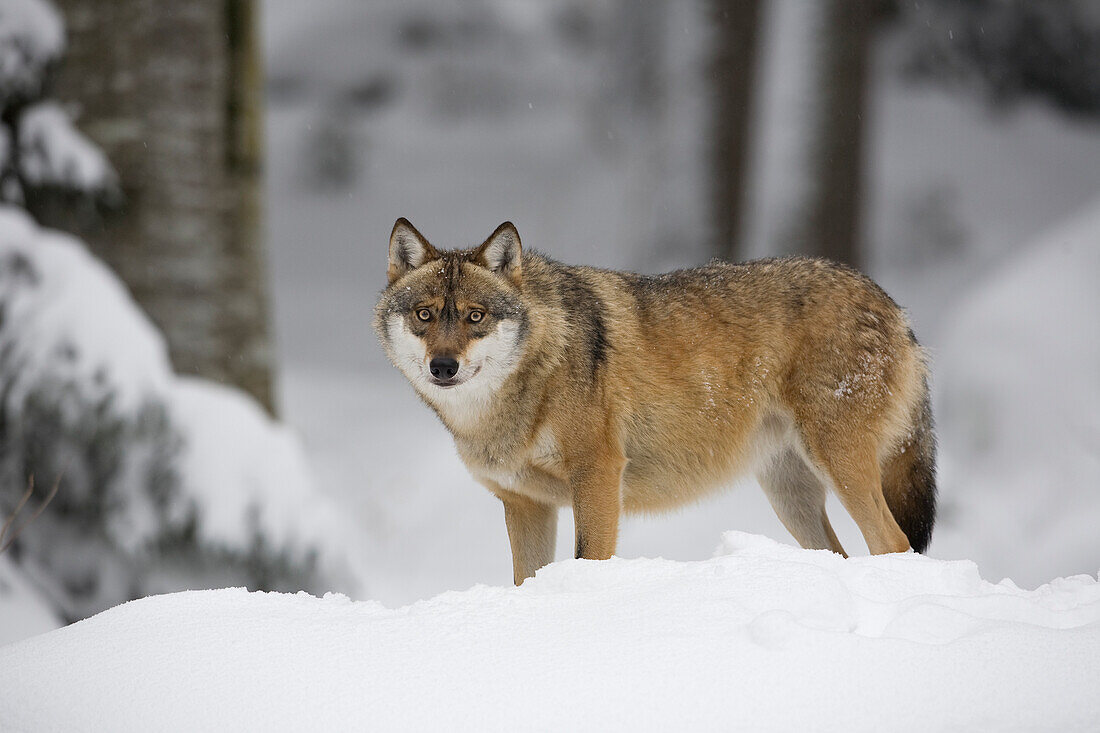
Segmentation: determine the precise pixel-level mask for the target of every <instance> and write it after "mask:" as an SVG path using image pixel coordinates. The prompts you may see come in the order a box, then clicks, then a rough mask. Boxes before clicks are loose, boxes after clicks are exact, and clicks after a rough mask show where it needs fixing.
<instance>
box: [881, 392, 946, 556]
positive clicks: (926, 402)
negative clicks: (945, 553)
mask: <svg viewBox="0 0 1100 733" xmlns="http://www.w3.org/2000/svg"><path fill="white" fill-rule="evenodd" d="M882 492H883V494H884V495H885V496H886V504H887V506H889V507H890V512H891V513H893V515H894V519H895V520H896V521H897V523H898V526H900V527H901V530H902V531H903V532H905V536H906V537H908V538H909V545H910V546H911V547H912V548H913V549H914V550H916V551H917V552H924V551H925V549H926V548H927V547H928V543H929V541H930V540H931V539H932V525H934V524H935V523H936V434H935V430H934V425H933V422H932V402H931V399H930V397H929V394H928V381H927V380H925V383H924V396H923V398H922V399H921V401H920V404H919V405H918V406H917V408H916V410H914V420H913V426H912V430H911V432H910V433H909V435H907V436H906V438H905V440H904V441H903V442H902V445H901V447H900V448H899V449H898V450H897V452H896V453H894V454H893V455H891V456H890V457H888V458H887V459H886V460H885V461H884V462H883V465H882Z"/></svg>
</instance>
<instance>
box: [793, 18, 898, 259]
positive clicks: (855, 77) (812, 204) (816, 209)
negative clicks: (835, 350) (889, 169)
mask: <svg viewBox="0 0 1100 733" xmlns="http://www.w3.org/2000/svg"><path fill="white" fill-rule="evenodd" d="M882 9H883V2H882V0H822V2H821V5H820V6H819V12H820V18H821V21H820V23H821V26H820V32H819V34H818V46H817V49H816V51H815V59H814V64H813V68H812V70H811V73H812V74H814V75H815V76H816V79H815V82H814V85H813V87H814V90H815V93H816V95H817V98H816V100H815V101H816V105H815V107H816V109H815V114H813V115H812V119H813V121H814V124H813V125H811V126H810V129H809V130H808V136H809V139H808V141H807V151H806V162H807V168H808V171H807V173H808V189H807V194H806V198H805V201H804V202H803V207H802V212H801V217H802V219H801V221H800V222H799V223H798V224H797V225H796V226H795V228H794V232H793V233H794V242H793V244H794V247H795V249H796V250H797V251H801V252H803V253H805V254H811V255H817V256H821V257H828V258H830V259H834V260H837V261H839V262H844V263H847V264H849V265H852V266H853V267H860V266H861V265H862V264H863V249H862V242H861V241H860V240H861V235H860V230H861V223H862V222H861V209H862V206H863V203H864V202H863V137H864V129H865V127H866V125H865V120H866V116H867V114H866V110H867V82H868V65H869V60H870V52H871V38H872V30H873V28H874V24H875V21H876V20H877V16H878V15H879V14H880V13H881V12H882Z"/></svg>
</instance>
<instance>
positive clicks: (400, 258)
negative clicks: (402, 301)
mask: <svg viewBox="0 0 1100 733" xmlns="http://www.w3.org/2000/svg"><path fill="white" fill-rule="evenodd" d="M437 257H439V253H438V252H436V251H435V247H433V246H432V245H430V244H428V240H427V239H424V235H423V234H421V233H420V232H418V231H416V227H414V226H413V225H412V224H410V223H409V220H408V219H406V218H404V217H402V218H400V219H398V220H397V221H396V222H395V223H394V225H393V231H392V232H391V233H390V266H389V269H388V270H387V271H386V274H387V275H388V276H389V278H390V283H393V282H394V281H395V280H397V279H398V278H399V277H401V276H402V275H404V274H405V273H406V272H408V271H409V270H415V269H416V268H418V267H420V266H421V265H423V264H424V263H425V262H430V261H431V260H434V259H436V258H437Z"/></svg>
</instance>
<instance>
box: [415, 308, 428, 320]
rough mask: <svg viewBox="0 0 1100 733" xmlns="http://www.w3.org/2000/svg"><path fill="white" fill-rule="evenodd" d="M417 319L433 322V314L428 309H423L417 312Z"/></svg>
mask: <svg viewBox="0 0 1100 733" xmlns="http://www.w3.org/2000/svg"><path fill="white" fill-rule="evenodd" d="M416 317H417V318H419V319H420V320H422V321H430V320H432V312H431V311H430V310H428V309H427V308H421V309H420V310H418V311H417V312H416Z"/></svg>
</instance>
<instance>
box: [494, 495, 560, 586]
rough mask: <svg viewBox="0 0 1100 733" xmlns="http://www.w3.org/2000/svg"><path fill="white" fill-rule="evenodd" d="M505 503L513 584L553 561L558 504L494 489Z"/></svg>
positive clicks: (505, 520)
mask: <svg viewBox="0 0 1100 733" xmlns="http://www.w3.org/2000/svg"><path fill="white" fill-rule="evenodd" d="M493 493H495V494H496V495H497V496H498V497H500V500H501V501H502V502H503V503H504V523H505V524H506V525H507V526H508V542H509V543H511V545H512V576H513V580H514V581H515V584H516V585H519V584H520V583H522V582H523V581H524V580H526V579H527V578H530V577H533V576H534V574H535V571H536V570H538V569H539V568H541V567H542V566H544V565H549V564H550V563H552V562H553V561H554V544H555V542H556V540H557V536H558V531H557V530H558V508H557V507H555V506H551V505H549V504H543V503H541V502H538V501H535V500H534V499H529V498H528V497H526V496H522V495H520V494H513V493H511V492H508V491H502V490H499V489H494V492H493Z"/></svg>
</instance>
